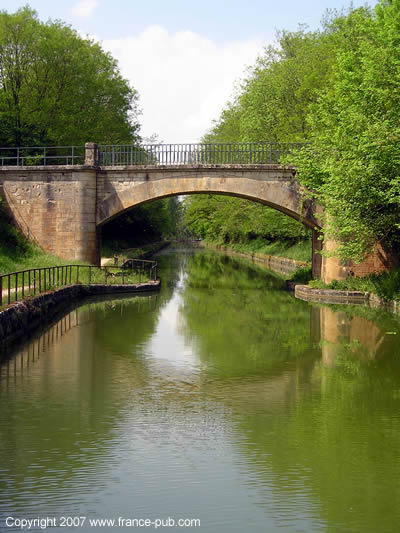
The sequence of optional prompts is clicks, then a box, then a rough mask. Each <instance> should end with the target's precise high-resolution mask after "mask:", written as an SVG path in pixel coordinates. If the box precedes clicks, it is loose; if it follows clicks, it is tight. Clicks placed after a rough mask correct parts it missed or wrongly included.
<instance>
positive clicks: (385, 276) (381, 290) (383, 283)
mask: <svg viewBox="0 0 400 533" xmlns="http://www.w3.org/2000/svg"><path fill="white" fill-rule="evenodd" d="M309 285H310V286H311V287H313V288H316V289H334V290H340V291H362V292H373V293H375V294H377V295H378V296H379V297H380V298H383V299H384V300H400V269H396V270H392V271H391V272H383V273H382V274H369V275H368V276H365V277H364V278H356V277H354V278H353V277H349V278H347V279H345V280H340V281H338V280H336V279H335V280H333V281H331V283H329V284H326V283H324V282H322V281H320V280H313V281H311V282H310V283H309Z"/></svg>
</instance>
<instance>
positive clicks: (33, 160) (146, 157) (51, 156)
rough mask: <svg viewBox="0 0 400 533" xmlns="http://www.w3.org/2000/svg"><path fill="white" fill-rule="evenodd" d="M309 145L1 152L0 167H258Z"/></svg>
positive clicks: (53, 148)
mask: <svg viewBox="0 0 400 533" xmlns="http://www.w3.org/2000/svg"><path fill="white" fill-rule="evenodd" d="M308 144H310V143H301V142H295V143H276V142H270V143H199V144H143V145H138V144H137V145H135V144H131V145H97V144H95V143H87V144H86V146H26V147H15V148H0V165H1V167H4V166H42V165H45V166H47V165H56V166H64V165H68V166H69V165H87V166H97V165H100V166H121V165H123V166H131V165H155V166H164V165H171V166H175V165H179V166H190V165H249V164H250V165H257V164H273V163H280V162H281V161H282V158H284V157H286V156H288V155H289V154H293V153H294V152H296V151H298V150H300V149H301V148H303V147H305V146H307V145H308Z"/></svg>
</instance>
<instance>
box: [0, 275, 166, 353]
mask: <svg viewBox="0 0 400 533" xmlns="http://www.w3.org/2000/svg"><path fill="white" fill-rule="evenodd" d="M159 288H160V280H157V281H152V282H148V283H142V284H141V285H89V286H87V285H70V286H68V287H64V288H62V289H58V290H56V291H52V292H47V293H44V294H40V295H38V296H35V297H34V298H30V299H27V300H24V301H21V302H16V303H14V304H12V305H11V306H10V307H7V308H6V309H4V310H3V311H0V347H4V346H6V345H8V344H12V343H13V342H15V341H17V340H19V339H20V338H21V337H23V336H25V335H27V334H28V333H31V332H32V331H33V330H34V329H36V328H37V327H38V326H40V325H41V324H43V323H44V322H46V321H47V320H49V319H51V317H52V316H53V315H55V314H56V313H58V312H59V311H60V310H61V309H63V308H65V307H67V306H68V305H70V304H72V303H73V302H75V301H77V300H81V299H83V298H85V297H87V296H94V295H100V294H118V293H119V294H120V293H127V294H128V293H143V292H150V291H157V290H159Z"/></svg>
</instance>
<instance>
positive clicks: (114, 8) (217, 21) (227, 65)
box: [0, 0, 377, 143]
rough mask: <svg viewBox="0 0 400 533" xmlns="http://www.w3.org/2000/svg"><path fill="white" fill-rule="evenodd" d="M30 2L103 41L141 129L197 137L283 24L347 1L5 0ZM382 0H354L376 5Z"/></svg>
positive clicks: (165, 138)
mask: <svg viewBox="0 0 400 533" xmlns="http://www.w3.org/2000/svg"><path fill="white" fill-rule="evenodd" d="M27 3H28V4H29V5H30V7H31V8H33V9H35V10H36V11H37V13H38V15H39V18H40V19H41V20H43V21H46V20H48V19H52V20H55V19H58V20H62V21H63V22H65V23H67V24H69V25H71V26H72V27H73V28H75V29H76V30H78V31H79V33H80V34H81V35H82V36H89V37H91V38H94V39H96V40H97V41H99V42H100V43H101V44H102V46H103V48H104V49H105V50H106V51H108V52H110V53H111V54H112V55H113V56H114V57H115V58H116V59H117V60H118V63H119V67H120V70H121V73H122V75H123V76H124V77H125V78H127V79H128V80H129V82H130V83H131V85H132V86H133V87H134V88H135V89H136V90H137V91H138V93H139V105H140V108H141V115H140V116H139V122H140V123H141V125H142V127H141V135H142V137H143V138H144V139H146V138H150V137H151V136H153V135H157V136H158V142H165V143H179V142H181V143H190V142H198V141H199V140H200V139H201V137H202V136H203V135H204V134H205V133H206V132H207V130H208V129H209V128H211V127H212V121H213V119H218V117H219V115H220V113H221V111H222V109H223V107H224V106H225V104H226V103H227V101H228V100H229V99H230V98H231V96H232V94H233V91H234V87H235V85H237V84H238V83H239V82H240V79H243V77H245V75H246V68H247V67H249V66H251V65H252V64H254V62H255V60H256V58H257V56H258V55H259V54H260V53H262V50H263V47H265V46H267V45H268V44H272V43H273V42H274V39H275V35H276V31H277V30H282V29H285V30H290V31H294V30H296V29H297V28H298V25H299V24H307V26H308V27H309V28H310V29H311V30H314V29H317V28H318V27H319V23H320V20H321V18H322V16H323V14H324V13H325V11H326V10H327V9H341V8H343V7H344V8H347V7H348V6H349V5H350V2H349V1H348V0H318V1H315V0H301V1H300V0H280V1H277V0H200V1H199V2H196V1H194V0H147V1H146V0H112V1H111V0H71V1H68V2H65V1H62V0H58V1H54V0H52V1H50V0H30V1H29V0H28V1H27V0H0V9H1V10H5V11H8V12H10V13H12V12H14V11H16V10H17V9H18V8H19V7H22V6H24V5H26V4H27ZM376 3H377V0H369V1H359V0H353V6H355V7H358V6H361V5H370V6H374V5H375V4H376Z"/></svg>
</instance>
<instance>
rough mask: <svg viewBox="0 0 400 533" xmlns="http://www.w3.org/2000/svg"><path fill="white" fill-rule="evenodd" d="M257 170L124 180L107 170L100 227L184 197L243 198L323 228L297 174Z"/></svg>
mask: <svg viewBox="0 0 400 533" xmlns="http://www.w3.org/2000/svg"><path fill="white" fill-rule="evenodd" d="M260 167H261V165H257V166H256V167H255V168H252V169H249V168H245V169H244V168H243V167H237V168H232V167H231V166H230V167H229V168H225V169H224V168H220V167H219V168H201V169H199V168H194V169H191V170H189V171H188V169H187V168H185V169H182V168H179V167H177V168H175V169H171V168H170V167H169V168H167V169H163V170H160V168H159V167H157V168H155V169H154V170H153V171H151V170H150V171H149V170H148V171H147V172H146V173H145V174H144V175H143V172H142V175H140V172H137V175H136V176H132V175H131V176H130V179H129V180H128V181H127V180H126V179H125V180H121V174H120V171H116V174H115V175H113V171H112V170H108V171H107V176H106V177H105V178H106V180H107V185H108V188H106V187H105V188H104V196H103V198H102V199H99V201H98V204H97V215H96V223H97V225H98V226H101V225H103V224H105V223H106V222H108V221H110V220H112V219H113V218H115V217H117V216H118V215H120V214H121V213H123V212H124V211H127V210H129V209H131V208H133V207H135V206H138V205H140V204H143V203H146V202H148V201H151V200H156V199H160V198H165V197H168V196H174V195H184V194H223V195H230V196H236V197H240V198H246V199H248V200H253V201H256V202H260V203H262V204H265V205H267V206H269V207H272V208H274V209H277V210H278V211H281V212H282V213H285V214H286V215H288V216H290V217H292V218H295V219H296V220H299V221H300V222H302V223H303V224H305V225H306V226H308V227H309V228H311V229H316V228H318V229H319V228H320V227H321V223H320V216H321V213H322V209H321V208H320V207H319V206H318V205H317V204H315V202H312V201H311V200H310V199H306V198H304V194H303V191H302V189H301V187H300V185H299V183H298V181H297V180H296V179H295V177H294V174H295V169H294V168H290V167H281V166H278V165H262V167H263V168H260Z"/></svg>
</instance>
